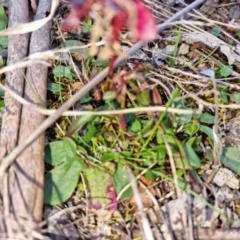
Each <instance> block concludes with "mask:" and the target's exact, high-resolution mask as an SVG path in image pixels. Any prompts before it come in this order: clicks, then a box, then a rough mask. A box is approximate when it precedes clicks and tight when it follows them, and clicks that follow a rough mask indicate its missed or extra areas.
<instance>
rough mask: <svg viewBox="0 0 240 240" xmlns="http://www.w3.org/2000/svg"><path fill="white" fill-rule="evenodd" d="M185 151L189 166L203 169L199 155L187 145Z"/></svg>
mask: <svg viewBox="0 0 240 240" xmlns="http://www.w3.org/2000/svg"><path fill="white" fill-rule="evenodd" d="M184 150H185V153H186V156H187V159H188V162H189V164H190V165H191V166H192V167H194V168H199V167H201V161H200V159H199V157H198V155H197V154H196V153H195V151H194V150H193V149H192V147H191V146H189V145H185V146H184Z"/></svg>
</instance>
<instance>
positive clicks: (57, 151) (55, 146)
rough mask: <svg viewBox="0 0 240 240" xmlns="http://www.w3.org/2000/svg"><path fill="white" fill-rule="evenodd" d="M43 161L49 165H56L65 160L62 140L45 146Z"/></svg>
mask: <svg viewBox="0 0 240 240" xmlns="http://www.w3.org/2000/svg"><path fill="white" fill-rule="evenodd" d="M44 158H45V159H44V160H45V162H46V163H48V164H50V165H57V164H59V163H61V162H63V161H66V151H65V148H64V144H63V141H56V142H51V143H49V144H48V145H47V146H46V147H45V157H44Z"/></svg>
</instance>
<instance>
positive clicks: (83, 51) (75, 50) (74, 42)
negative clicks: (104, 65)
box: [63, 40, 89, 60]
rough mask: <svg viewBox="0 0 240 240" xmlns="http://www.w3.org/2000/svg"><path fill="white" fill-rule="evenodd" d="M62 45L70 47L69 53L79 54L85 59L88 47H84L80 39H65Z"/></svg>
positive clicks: (87, 55) (87, 54)
mask: <svg viewBox="0 0 240 240" xmlns="http://www.w3.org/2000/svg"><path fill="white" fill-rule="evenodd" d="M63 47H71V48H72V49H70V50H69V51H70V53H76V54H80V56H81V57H82V58H83V59H84V60H86V59H87V58H88V57H89V48H88V47H86V44H84V43H83V42H81V41H78V40H67V41H65V42H64V43H63ZM74 47H82V48H74Z"/></svg>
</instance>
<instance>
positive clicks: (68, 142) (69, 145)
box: [63, 137, 78, 162]
mask: <svg viewBox="0 0 240 240" xmlns="http://www.w3.org/2000/svg"><path fill="white" fill-rule="evenodd" d="M63 145H64V148H65V152H66V157H67V161H68V162H70V161H75V158H78V155H77V153H76V152H77V146H76V143H75V142H74V141H73V140H72V139H71V138H67V137H65V138H63Z"/></svg>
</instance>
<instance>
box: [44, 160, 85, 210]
mask: <svg viewBox="0 0 240 240" xmlns="http://www.w3.org/2000/svg"><path fill="white" fill-rule="evenodd" d="M80 171H81V164H80V162H79V161H74V162H69V163H68V162H67V161H66V162H65V163H62V164H61V165H59V166H57V167H56V168H54V169H53V170H51V171H50V172H48V173H47V174H46V175H45V179H44V204H47V205H51V206H53V205H57V204H60V203H63V202H65V201H66V200H67V199H69V198H70V197H71V195H72V193H73V192H74V190H75V188H76V186H77V183H78V179H79V173H80Z"/></svg>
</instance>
